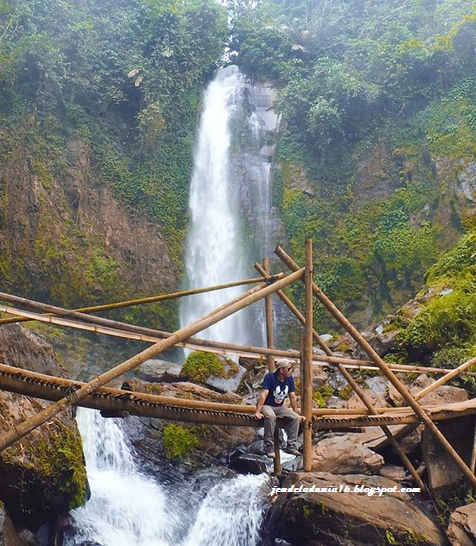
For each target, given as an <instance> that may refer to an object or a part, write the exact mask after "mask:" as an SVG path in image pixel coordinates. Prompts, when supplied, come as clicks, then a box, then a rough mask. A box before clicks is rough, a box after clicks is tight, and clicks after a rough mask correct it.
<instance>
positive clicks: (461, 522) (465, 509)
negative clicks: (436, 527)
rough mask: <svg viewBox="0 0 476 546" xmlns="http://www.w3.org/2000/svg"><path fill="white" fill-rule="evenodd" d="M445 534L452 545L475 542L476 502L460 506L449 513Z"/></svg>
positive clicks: (472, 545)
mask: <svg viewBox="0 0 476 546" xmlns="http://www.w3.org/2000/svg"><path fill="white" fill-rule="evenodd" d="M447 535H448V538H449V539H450V542H451V544H452V545H453V546H474V545H475V544H476V504H468V505H467V506H460V507H459V508H457V509H456V510H455V511H454V512H453V513H452V514H451V517H450V522H449V525H448V531H447Z"/></svg>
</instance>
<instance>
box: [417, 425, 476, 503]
mask: <svg viewBox="0 0 476 546" xmlns="http://www.w3.org/2000/svg"><path fill="white" fill-rule="evenodd" d="M474 425H475V417H474V416H473V415H469V416H467V417H460V418H459V419H452V420H448V421H441V422H439V423H438V428H439V430H440V432H441V433H442V434H443V436H445V437H446V439H447V440H448V441H449V442H450V443H451V445H452V446H453V448H454V449H455V450H456V452H457V453H458V454H459V455H460V456H461V458H462V459H463V460H464V461H465V462H466V464H467V465H469V464H470V461H471V450H472V443H473V435H472V434H468V432H467V431H468V430H471V431H472V430H474ZM421 448H422V453H423V459H424V462H425V466H426V468H427V472H428V481H429V486H430V489H431V491H432V492H433V493H434V494H435V496H437V497H445V496H446V495H449V494H451V492H452V490H453V488H454V487H455V486H456V485H457V483H458V482H459V481H460V480H461V479H462V478H463V477H464V474H463V472H462V471H461V469H460V468H459V466H457V464H456V463H455V462H454V461H453V459H452V458H451V457H450V456H449V454H448V453H447V452H446V450H445V449H443V447H442V445H441V444H440V442H439V441H438V440H437V439H436V438H435V436H434V435H433V434H432V433H431V432H429V431H428V430H427V429H425V430H424V431H423V434H422V442H421Z"/></svg>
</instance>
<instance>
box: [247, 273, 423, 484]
mask: <svg viewBox="0 0 476 546" xmlns="http://www.w3.org/2000/svg"><path fill="white" fill-rule="evenodd" d="M256 269H257V270H258V272H260V273H261V271H260V268H258V267H257V268H256ZM265 273H266V272H264V274H265ZM277 294H278V296H279V297H281V298H282V296H284V298H282V299H283V301H284V302H285V303H286V304H287V305H288V306H289V309H290V310H291V312H292V313H293V314H294V315H295V316H296V318H297V319H298V320H299V322H301V324H303V325H305V324H306V318H305V316H304V315H303V314H302V313H301V311H299V309H298V308H297V307H296V305H294V303H293V302H292V301H291V300H290V299H289V298H288V297H287V296H286V295H285V294H284V292H283V291H282V290H278V292H277ZM312 337H313V338H314V339H315V340H316V342H317V343H318V344H319V346H320V347H321V349H322V350H323V351H324V352H325V353H326V354H327V356H332V355H333V353H332V351H331V349H330V348H329V346H328V345H327V343H326V342H325V341H323V340H322V339H321V336H320V335H319V334H318V333H317V332H316V331H315V330H314V329H312ZM335 366H336V367H337V368H338V370H339V372H340V373H341V374H342V376H343V377H344V378H345V379H346V381H347V382H348V383H349V385H350V386H351V387H352V389H353V390H354V391H355V393H356V394H357V396H358V397H359V398H360V400H362V403H363V404H364V405H365V407H366V408H367V409H368V412H369V414H370V415H378V413H377V410H376V408H375V407H374V406H373V405H372V404H371V402H370V401H369V399H368V397H367V395H366V394H365V393H364V391H363V390H362V389H361V388H360V387H359V385H358V384H357V383H356V381H355V380H354V378H353V377H352V376H351V375H350V373H349V372H348V371H347V369H346V368H345V367H344V366H343V365H342V364H341V363H338V364H335ZM409 426H413V425H409ZM380 428H381V429H382V431H383V433H384V434H385V436H386V437H387V440H388V441H389V442H390V443H391V444H392V446H393V448H394V449H395V451H396V452H397V454H398V455H399V456H400V459H401V460H402V462H403V464H404V466H405V467H406V468H407V470H408V472H409V473H410V475H411V476H412V477H413V479H414V480H415V482H416V484H417V485H418V486H419V487H420V489H421V490H422V491H426V492H427V493H428V490H427V487H426V485H425V484H424V483H423V480H422V479H421V477H420V476H419V474H418V473H417V471H416V469H415V467H414V466H413V464H412V462H411V461H410V459H409V458H408V456H407V454H406V453H405V452H404V451H403V449H402V448H401V446H400V444H399V443H398V441H397V438H395V436H394V435H393V434H392V432H391V430H390V429H389V428H388V426H386V425H383V426H381V427H380Z"/></svg>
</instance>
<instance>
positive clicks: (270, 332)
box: [263, 258, 276, 373]
mask: <svg viewBox="0 0 476 546" xmlns="http://www.w3.org/2000/svg"><path fill="white" fill-rule="evenodd" d="M263 269H264V270H265V271H266V275H267V276H269V258H263ZM264 305H265V315H266V346H267V347H268V349H274V325H273V299H272V296H266V298H265V299H264ZM266 361H267V363H268V371H269V372H271V373H272V372H274V370H275V369H276V368H275V365H274V356H273V355H271V354H270V355H268V356H267V357H266Z"/></svg>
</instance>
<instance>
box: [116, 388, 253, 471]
mask: <svg viewBox="0 0 476 546" xmlns="http://www.w3.org/2000/svg"><path fill="white" fill-rule="evenodd" d="M123 387H126V388H128V389H130V390H135V391H138V392H147V393H150V394H158V395H163V396H169V397H175V398H180V399H184V398H185V399H189V400H205V401H212V402H223V403H228V404H242V403H243V398H242V397H241V396H239V395H237V394H234V393H226V394H221V393H218V392H215V391H213V390H211V389H207V388H205V387H202V386H200V385H195V384H193V383H188V382H182V383H167V384H165V385H161V384H158V383H148V382H145V381H141V380H139V379H136V378H131V379H128V380H127V381H126V382H125V383H124V385H123ZM168 424H170V423H168V422H167V421H163V420H160V419H152V418H148V417H136V416H132V417H129V418H127V419H125V420H124V423H123V427H124V431H125V432H126V434H127V435H128V437H129V439H130V441H131V442H132V444H133V447H134V449H135V451H136V453H137V454H138V456H139V457H140V459H141V460H142V468H143V469H144V471H146V472H149V473H153V474H155V475H158V476H160V477H161V478H164V479H167V480H169V479H170V476H175V477H177V478H179V477H180V476H182V477H183V476H185V475H188V474H189V473H190V472H191V471H194V470H196V469H199V468H205V467H209V466H211V465H213V466H216V465H221V464H227V463H228V461H229V457H230V456H231V454H232V453H233V452H234V451H235V450H236V449H237V447H239V446H242V445H244V446H248V445H250V444H251V443H252V442H253V441H254V440H255V438H256V430H255V429H254V428H252V427H249V428H248V427H231V426H228V427H223V426H212V425H200V426H190V425H185V424H179V423H176V424H177V425H179V426H181V427H184V428H186V429H187V430H189V431H190V432H191V434H193V435H194V436H195V437H196V438H197V440H198V442H199V447H198V448H196V449H194V450H193V452H192V453H189V454H188V456H187V457H184V458H183V459H182V460H177V459H167V457H166V450H165V446H164V441H163V434H164V429H165V427H166V426H167V425H168Z"/></svg>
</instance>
